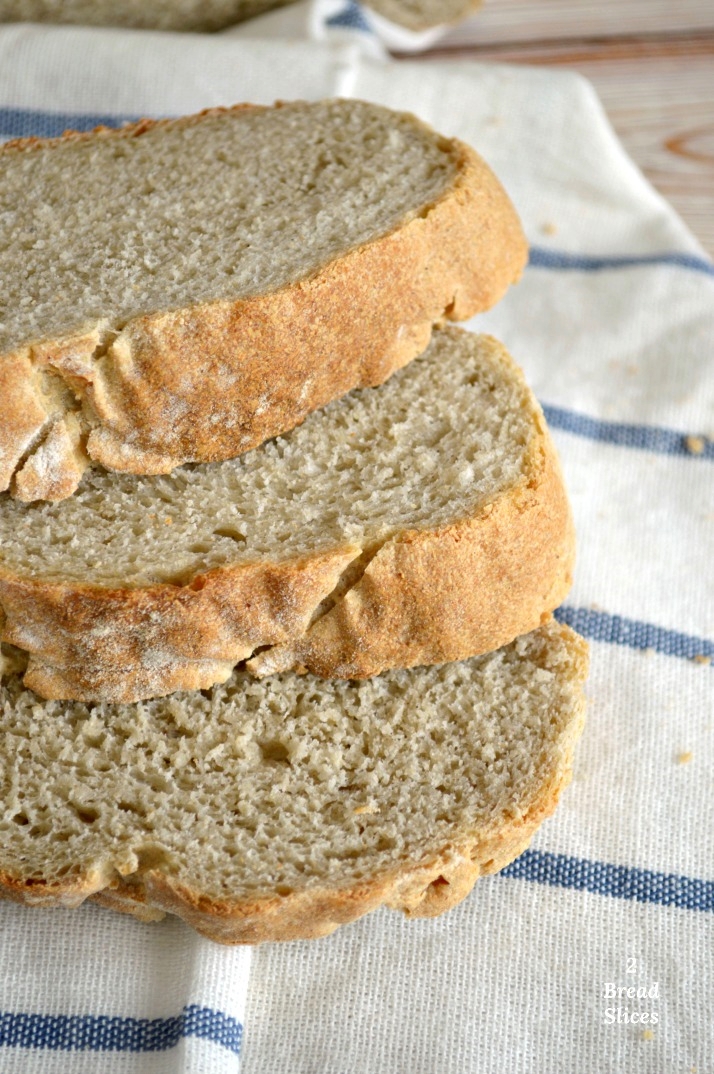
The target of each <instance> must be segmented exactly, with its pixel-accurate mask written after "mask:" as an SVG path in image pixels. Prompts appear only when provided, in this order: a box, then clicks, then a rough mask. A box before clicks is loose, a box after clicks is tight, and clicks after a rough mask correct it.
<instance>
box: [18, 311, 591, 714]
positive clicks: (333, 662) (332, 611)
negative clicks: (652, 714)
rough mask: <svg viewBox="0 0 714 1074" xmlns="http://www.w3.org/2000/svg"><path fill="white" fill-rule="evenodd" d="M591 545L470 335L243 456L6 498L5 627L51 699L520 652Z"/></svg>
mask: <svg viewBox="0 0 714 1074" xmlns="http://www.w3.org/2000/svg"><path fill="white" fill-rule="evenodd" d="M573 548H574V536H573V527H572V521H571V516H570V511H569V507H568V503H567V498H566V494H565V490H564V487H563V482H562V477H561V473H560V469H559V466H558V462H557V459H556V456H555V452H554V449H553V446H552V444H551V441H550V437H549V435H548V431H547V429H546V425H545V421H544V418H543V414H542V412H541V410H540V408H539V406H538V404H537V402H536V401H535V399H534V398H533V395H532V393H531V392H530V390H529V389H528V387H527V385H526V383H525V381H524V378H523V375H522V373H521V371H520V370H519V369H518V367H517V366H516V365H515V363H514V362H513V360H512V359H511V358H510V357H509V355H508V354H507V353H506V351H505V350H504V348H503V347H502V346H501V344H499V343H498V342H497V341H496V340H494V339H492V338H490V337H487V336H475V335H472V334H471V333H468V332H464V331H462V330H461V329H457V328H448V329H445V330H443V331H438V332H436V333H435V334H434V338H433V341H432V343H431V345H430V347H429V349H428V351H427V352H426V353H425V354H424V355H422V356H420V357H419V358H417V359H415V361H414V362H412V363H411V364H410V365H409V366H408V367H407V368H405V369H403V370H400V371H399V372H398V373H396V374H395V375H394V376H393V377H392V378H391V379H390V380H389V381H388V382H387V383H386V384H384V385H382V386H381V387H379V388H368V389H361V390H356V391H353V392H351V393H350V394H349V395H348V396H346V397H345V399H343V400H341V401H339V402H334V403H331V404H330V405H329V406H327V407H325V408H324V409H323V410H320V411H316V412H314V413H313V414H311V415H310V416H309V417H308V418H307V420H306V421H305V422H304V423H303V425H301V426H300V427H298V428H297V429H294V430H292V431H291V432H290V433H288V434H286V435H285V436H283V437H279V438H276V439H275V440H272V441H270V442H268V443H266V444H263V445H262V446H261V447H259V448H256V449H255V450H253V451H251V452H248V453H246V454H245V455H243V456H241V457H240V458H238V459H234V460H231V461H229V462H223V463H217V464H205V465H197V466H188V467H183V468H181V469H179V470H177V471H175V472H174V473H173V474H171V475H170V476H161V477H141V478H137V477H134V476H132V475H126V474H111V473H108V472H106V471H99V470H96V471H93V472H91V473H90V474H88V475H87V476H86V478H85V480H84V481H83V482H82V485H81V487H80V489H79V491H78V492H77V493H76V494H75V495H74V496H73V497H72V498H71V499H69V500H66V501H65V502H64V503H61V504H49V503H35V504H23V503H19V502H18V501H16V500H12V499H11V498H10V497H9V496H8V495H7V494H5V495H3V496H0V607H1V608H2V611H3V613H4V623H3V626H2V637H3V639H4V640H5V641H8V642H10V643H12V644H14V645H16V646H18V647H19V648H21V649H23V650H25V651H26V652H27V653H28V654H30V660H29V665H28V668H27V671H26V679H25V681H26V683H27V685H28V686H31V687H32V688H33V689H35V690H36V691H37V692H38V693H40V694H42V695H43V696H45V697H65V698H66V697H70V698H76V699H83V700H95V699H101V700H112V701H133V700H138V699H140V698H142V697H152V696H158V695H161V694H167V693H169V692H170V691H172V690H179V689H200V688H205V687H208V686H211V685H212V684H214V683H216V682H220V681H224V680H225V679H227V678H228V677H229V676H230V674H231V672H232V669H233V667H234V666H235V665H236V664H237V663H238V662H240V661H243V660H246V659H248V658H249V657H251V656H253V655H254V656H255V659H254V660H253V661H252V663H251V665H250V667H251V669H252V670H253V671H254V672H255V673H256V674H258V675H262V674H267V673H269V672H274V671H282V670H287V669H288V668H297V669H300V668H307V669H309V670H311V671H314V672H316V673H318V674H321V675H324V676H337V677H342V678H355V677H359V678H362V677H365V676H368V675H373V674H376V673H378V672H380V671H382V670H384V669H385V668H388V667H409V666H413V665H417V664H426V663H428V664H436V663H442V662H444V661H447V660H453V659H462V658H464V657H467V656H472V655H476V654H477V653H479V652H487V651H489V650H490V649H495V648H498V646H500V645H503V644H506V643H507V642H509V641H511V640H512V639H513V638H514V637H516V636H517V635H519V634H521V633H524V632H526V631H528V630H531V629H533V628H534V627H536V626H537V625H538V624H539V623H540V622H541V619H542V618H543V617H544V616H546V615H547V614H548V613H549V612H550V611H552V609H553V608H555V607H557V605H558V604H559V603H560V601H561V600H562V599H563V597H564V596H565V593H566V592H567V590H568V588H569V585H570V581H571V570H572V561H573Z"/></svg>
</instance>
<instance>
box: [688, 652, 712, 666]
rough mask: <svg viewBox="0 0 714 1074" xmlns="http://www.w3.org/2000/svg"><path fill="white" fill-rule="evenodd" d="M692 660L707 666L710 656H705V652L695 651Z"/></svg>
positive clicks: (710, 659) (710, 660) (709, 662)
mask: <svg viewBox="0 0 714 1074" xmlns="http://www.w3.org/2000/svg"><path fill="white" fill-rule="evenodd" d="M692 660H693V661H694V663H695V664H703V665H705V666H708V665H709V664H711V662H712V658H711V657H710V656H707V654H706V653H697V654H696V656H693V657H692Z"/></svg>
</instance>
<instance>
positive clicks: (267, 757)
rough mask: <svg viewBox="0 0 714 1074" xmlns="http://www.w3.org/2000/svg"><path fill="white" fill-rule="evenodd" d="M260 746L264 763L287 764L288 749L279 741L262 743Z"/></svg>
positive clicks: (273, 740) (272, 740)
mask: <svg viewBox="0 0 714 1074" xmlns="http://www.w3.org/2000/svg"><path fill="white" fill-rule="evenodd" d="M259 745H260V752H261V754H262V755H263V760H264V761H273V762H278V763H285V762H286V761H287V760H288V759H289V754H288V751H287V748H286V747H285V746H284V745H283V744H282V742H280V741H279V740H278V739H271V740H270V741H269V742H260V743H259Z"/></svg>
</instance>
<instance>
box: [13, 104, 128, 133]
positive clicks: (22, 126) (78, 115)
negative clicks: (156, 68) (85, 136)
mask: <svg viewBox="0 0 714 1074" xmlns="http://www.w3.org/2000/svg"><path fill="white" fill-rule="evenodd" d="M139 118H140V117H139V116H121V115H119V116H117V115H105V114H103V113H98V112H97V113H94V112H90V113H85V112H36V111H35V110H34V109H30V108H0V138H59V136H60V135H61V134H64V132H65V131H68V130H71V131H91V130H94V128H95V127H121V125H122V123H128V122H135V121H136V120H137V119H139Z"/></svg>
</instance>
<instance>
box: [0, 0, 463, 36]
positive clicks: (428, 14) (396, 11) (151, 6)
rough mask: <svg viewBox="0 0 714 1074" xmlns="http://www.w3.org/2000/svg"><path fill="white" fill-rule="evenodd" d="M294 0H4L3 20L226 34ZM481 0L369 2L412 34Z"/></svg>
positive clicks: (451, 18)
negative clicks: (254, 17)
mask: <svg viewBox="0 0 714 1074" xmlns="http://www.w3.org/2000/svg"><path fill="white" fill-rule="evenodd" d="M291 2H292V0H61V2H59V3H58V0H0V22H16V21H18V20H20V21H24V22H66V23H80V24H85V25H88V26H131V27H136V28H138V29H145V30H147V29H151V30H222V29H224V28H225V27H226V26H231V25H233V24H234V23H237V22H242V21H243V20H244V19H249V18H251V16H253V15H260V14H261V13H262V12H264V11H268V10H270V9H271V8H277V7H283V6H284V5H285V4H287V3H291ZM478 3H479V0H369V3H368V4H367V5H366V6H368V7H370V8H372V9H373V10H374V11H377V12H379V13H380V14H381V15H384V17H385V18H388V19H390V20H391V21H392V22H396V23H397V24H398V25H402V26H406V27H408V28H409V29H412V30H422V29H424V28H425V27H428V26H436V25H438V24H439V23H443V22H453V21H455V20H456V19H458V18H461V17H462V16H464V15H466V14H468V12H469V11H471V10H472V9H474V8H476V7H478Z"/></svg>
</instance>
